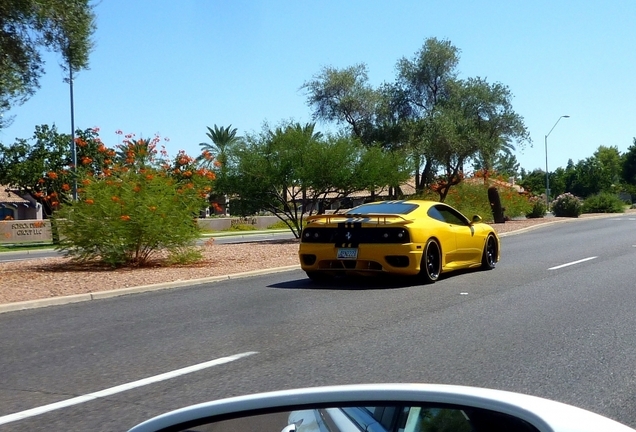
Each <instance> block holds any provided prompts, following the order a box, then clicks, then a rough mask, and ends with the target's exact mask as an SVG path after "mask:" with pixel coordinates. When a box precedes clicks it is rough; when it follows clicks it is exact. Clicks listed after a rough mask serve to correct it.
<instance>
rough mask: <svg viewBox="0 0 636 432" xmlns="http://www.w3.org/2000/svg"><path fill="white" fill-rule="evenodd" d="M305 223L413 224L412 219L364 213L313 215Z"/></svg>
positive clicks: (393, 215)
mask: <svg viewBox="0 0 636 432" xmlns="http://www.w3.org/2000/svg"><path fill="white" fill-rule="evenodd" d="M305 221H306V222H307V224H310V223H312V222H315V223H323V224H332V223H340V222H350V223H354V222H362V223H368V224H375V225H393V224H396V225H406V224H407V223H410V222H413V219H407V218H405V217H404V216H402V215H399V214H386V213H365V214H354V213H347V214H345V213H343V214H321V215H313V216H308V217H307V218H306V219H305Z"/></svg>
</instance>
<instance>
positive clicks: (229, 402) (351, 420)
mask: <svg viewBox="0 0 636 432" xmlns="http://www.w3.org/2000/svg"><path fill="white" fill-rule="evenodd" d="M212 430H214V431H226V430H227V431H232V432H236V431H272V432H281V431H299V432H318V431H379V432H388V431H401V432H426V431H438V430H449V431H455V432H464V431H466V432H482V431H484V432H486V431H488V432H493V431H519V432H537V431H539V432H559V431H579V432H587V431H589V432H592V431H594V432H598V431H604V432H627V431H632V432H634V429H631V428H629V427H627V426H624V425H622V424H620V423H617V422H615V421H614V420H611V419H608V418H606V417H602V416H600V415H598V414H595V413H592V412H590V411H586V410H583V409H580V408H576V407H574V406H571V405H566V404H562V403H559V402H554V401H551V400H547V399H542V398H538V397H534V396H529V395H523V394H519V393H511V392H505V391H500V390H490V389H482V388H475V387H462V386H448V385H436V384H428V385H427V384H377V385H351V386H336V387H318V388H311V389H299V390H285V391H278V392H271V393H261V394H255V395H249V396H240V397H235V398H230V399H222V400H218V401H214V402H209V403H204V404H199V405H194V406H191V407H187V408H183V409H180V410H177V411H173V412H170V413H167V414H163V415H161V416H158V417H155V418H153V419H151V420H148V421H146V422H144V423H141V424H140V425H138V426H136V427H134V428H133V429H131V432H158V431H164V432H167V431H189V432H194V431H212Z"/></svg>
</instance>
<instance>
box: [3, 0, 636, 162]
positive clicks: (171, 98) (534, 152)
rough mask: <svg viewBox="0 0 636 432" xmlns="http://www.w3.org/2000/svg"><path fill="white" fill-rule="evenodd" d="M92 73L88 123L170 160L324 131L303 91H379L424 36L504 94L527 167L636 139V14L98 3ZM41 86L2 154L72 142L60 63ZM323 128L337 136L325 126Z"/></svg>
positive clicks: (608, 9)
mask: <svg viewBox="0 0 636 432" xmlns="http://www.w3.org/2000/svg"><path fill="white" fill-rule="evenodd" d="M95 12H96V14H97V32H96V34H95V37H94V39H95V50H94V52H93V53H92V55H91V60H90V62H91V64H90V69H89V70H85V71H82V72H80V73H79V74H78V76H77V77H76V79H75V84H74V93H75V98H74V101H75V104H74V105H75V125H76V127H77V128H81V129H84V128H88V127H94V126H97V127H99V128H100V135H101V137H102V139H103V140H104V141H105V142H106V143H107V144H108V145H109V146H114V145H115V144H117V142H118V141H117V140H118V138H119V136H118V135H116V134H115V130H117V129H121V130H123V131H124V132H125V133H135V134H136V136H137V137H140V136H146V137H148V136H153V135H154V134H155V133H158V134H160V135H161V136H162V137H168V138H169V139H170V141H169V142H168V143H167V148H168V151H169V152H170V154H171V155H174V154H176V152H177V151H178V150H181V149H183V150H185V151H186V152H188V153H189V154H191V155H196V154H198V153H199V151H200V146H199V143H200V142H203V141H207V137H206V135H205V133H206V131H207V129H206V126H212V125H214V124H217V125H219V126H227V125H230V124H232V125H233V127H236V128H238V132H239V134H240V135H242V134H245V133H250V132H256V131H258V130H260V128H261V126H262V124H263V122H265V121H267V122H269V123H270V124H273V125H275V124H277V123H278V122H280V121H281V120H287V119H293V120H295V121H299V122H302V123H304V122H308V121H310V120H311V111H310V109H309V107H308V106H307V104H306V95H305V94H304V93H303V92H302V91H301V90H300V87H301V86H302V84H303V83H304V82H305V81H308V80H310V79H311V78H312V77H313V76H314V75H316V74H317V73H318V72H319V71H320V70H321V68H322V67H324V66H333V67H337V68H343V67H347V66H351V65H354V64H357V63H366V64H367V66H368V70H369V78H370V81H371V83H372V84H373V85H379V84H381V83H382V82H391V81H393V80H394V78H395V64H396V63H397V61H398V60H399V59H400V58H402V57H407V58H411V57H413V56H414V55H415V53H416V52H417V51H418V50H419V49H420V48H421V47H422V45H423V43H424V41H425V39H427V38H429V37H437V38H439V39H448V40H450V41H451V42H452V43H453V44H454V45H455V46H456V47H458V48H459V49H460V50H461V59H460V63H459V72H460V76H461V77H463V78H467V77H476V76H480V77H483V78H486V79H487V80H488V81H489V82H501V83H503V84H505V85H507V86H508V87H509V88H510V90H511V92H512V94H513V95H514V99H513V106H514V109H515V110H516V111H517V112H518V113H519V114H520V115H521V116H523V117H524V119H525V123H526V126H527V127H528V130H529V131H530V134H531V137H532V140H533V146H532V147H530V146H526V148H525V149H518V150H517V152H516V156H517V159H518V160H519V162H520V163H521V166H522V167H523V168H525V169H526V170H532V169H534V168H542V169H545V147H544V136H545V135H546V134H547V133H548V132H549V131H550V129H552V127H553V126H554V124H555V122H556V121H557V120H558V119H559V117H560V116H562V115H569V116H571V117H570V118H568V119H562V120H561V121H560V122H559V124H558V125H557V127H556V128H555V129H554V130H553V131H552V133H551V134H550V136H549V138H548V159H549V169H550V170H553V169H554V168H556V167H558V166H565V165H566V164H567V161H568V159H570V158H571V159H572V160H573V161H574V162H577V161H578V160H580V159H584V158H586V157H589V156H591V155H592V154H593V153H594V151H595V150H596V149H597V148H598V147H599V146H600V145H605V146H616V147H617V148H618V149H619V151H621V152H624V151H626V150H627V148H628V147H629V146H630V145H631V144H632V140H633V137H635V136H636V79H635V77H636V25H634V23H635V22H636V2H635V1H633V0H608V1H606V2H601V1H591V0H572V1H544V0H534V1H514V0H513V1H511V0H505V1H503V0H502V1H480V0H472V1H468V0H461V1H437V0H435V1H429V0H419V1H416V0H408V1H407V0H392V1H374V0H367V1H362V0H356V1H344V0H337V1H336V0H320V1H303V0H269V1H256V0H254V1H250V0H225V1H221V0H180V1H174V0H134V1H129V0H100V1H99V2H98V3H96V9H95ZM46 59H47V66H46V75H45V76H44V77H43V78H42V80H41V88H40V90H39V91H38V92H37V93H36V95H35V96H34V97H32V98H31V99H30V100H29V101H27V102H26V103H25V104H23V105H21V106H19V107H16V108H15V109H13V110H12V111H10V113H9V115H14V116H15V120H14V123H13V125H12V126H10V127H9V128H6V129H4V130H1V131H0V142H3V143H4V144H5V145H6V144H11V143H13V142H14V140H15V138H16V137H19V138H28V137H30V136H31V135H32V134H33V130H34V127H35V125H38V124H45V123H46V124H55V125H57V127H58V129H59V130H61V131H63V132H70V102H69V86H68V84H66V83H64V81H63V80H64V74H63V72H62V70H61V69H60V68H59V66H58V63H59V61H60V59H59V57H58V56H56V55H54V54H49V55H47V56H46ZM318 128H319V129H321V130H325V131H326V130H329V129H333V126H332V125H327V124H321V123H319V124H318Z"/></svg>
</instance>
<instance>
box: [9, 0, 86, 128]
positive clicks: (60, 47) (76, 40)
mask: <svg viewBox="0 0 636 432" xmlns="http://www.w3.org/2000/svg"><path fill="white" fill-rule="evenodd" d="M94 31H95V15H94V13H93V10H92V6H91V5H89V0H3V1H2V2H0V114H2V113H3V112H5V111H7V110H8V109H9V108H10V107H11V106H12V105H15V104H20V103H22V102H24V101H25V100H26V99H28V98H29V97H30V96H31V95H33V93H34V92H35V90H36V89H37V88H38V86H39V79H40V77H41V76H42V74H43V73H44V61H43V59H42V56H41V50H42V49H45V50H50V51H54V52H57V53H59V54H60V55H61V56H62V61H61V62H60V64H61V66H62V68H63V69H68V68H69V67H70V68H72V70H73V71H79V70H82V69H85V68H86V67H88V57H89V54H90V51H91V48H92V42H91V35H92V34H93V32H94ZM0 127H2V124H1V123H0Z"/></svg>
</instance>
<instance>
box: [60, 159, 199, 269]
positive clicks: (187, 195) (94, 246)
mask: <svg viewBox="0 0 636 432" xmlns="http://www.w3.org/2000/svg"><path fill="white" fill-rule="evenodd" d="M82 183H83V188H82V193H81V200H79V201H77V202H70V203H69V204H65V205H62V207H61V208H60V210H58V211H57V212H56V213H55V215H54V221H55V222H56V224H57V227H58V229H59V233H60V238H61V240H60V243H59V244H58V245H57V246H56V248H57V249H59V250H61V251H63V252H64V253H65V254H66V255H67V256H70V257H71V258H73V259H75V260H78V261H90V260H98V261H102V262H104V263H107V264H109V265H111V266H121V265H144V264H146V263H147V262H148V260H149V259H150V258H151V256H152V255H153V254H154V253H156V252H159V251H167V252H168V253H169V255H170V256H171V259H172V260H173V261H178V262H183V260H184V259H185V260H189V259H190V258H193V257H195V255H196V254H192V253H191V252H190V251H189V250H188V249H189V248H193V247H194V242H195V240H196V239H197V238H198V237H199V229H198V226H197V223H196V221H195V220H194V215H196V214H198V212H199V210H200V209H201V208H202V206H204V205H205V201H204V199H203V198H202V197H201V195H200V194H199V193H198V192H197V191H196V189H195V188H194V187H189V186H187V185H189V184H191V183H184V182H179V181H176V180H175V179H174V178H172V177H170V176H168V175H166V173H165V172H163V171H161V170H158V169H151V168H147V169H144V170H143V172H136V171H132V170H131V171H127V170H122V171H121V172H119V173H118V174H116V175H113V176H110V177H100V178H98V177H90V178H85V179H84V180H83V182H82Z"/></svg>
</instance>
